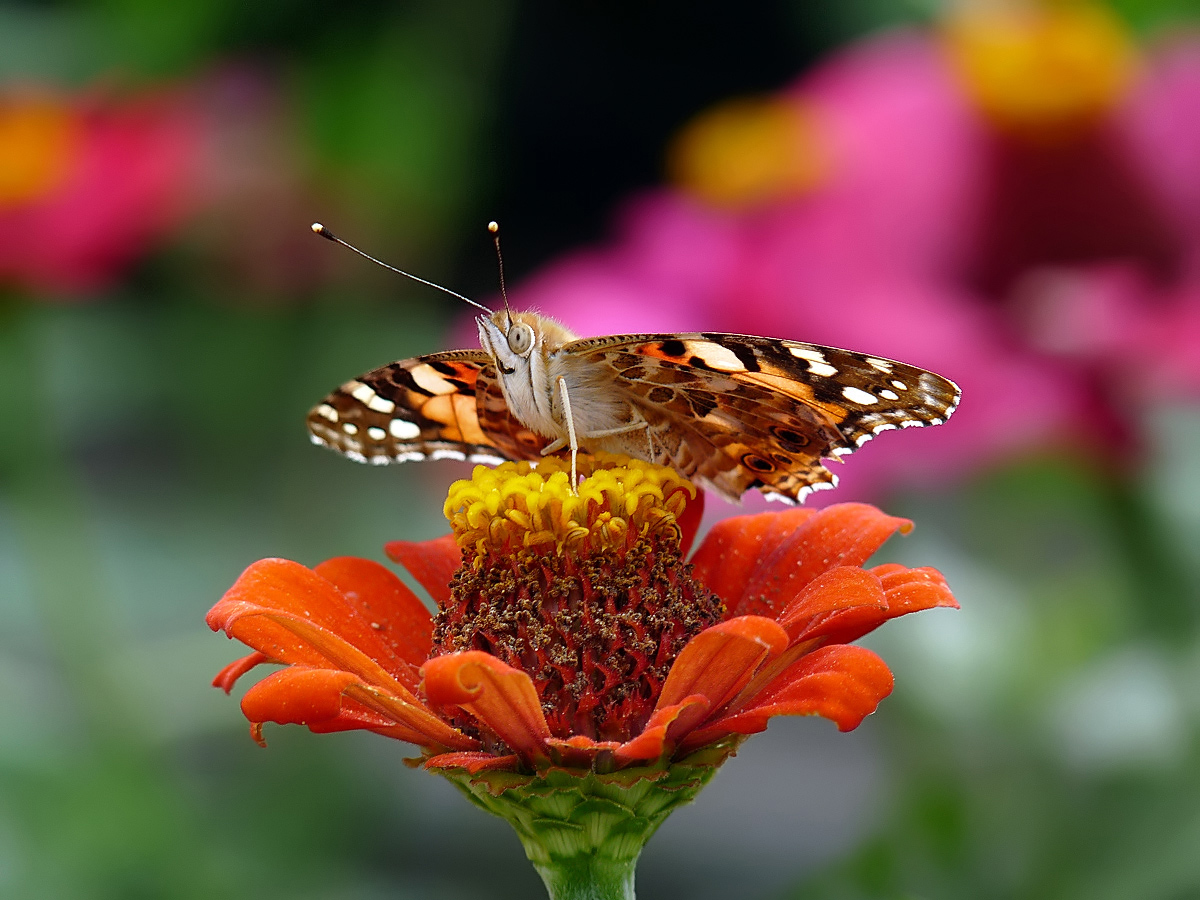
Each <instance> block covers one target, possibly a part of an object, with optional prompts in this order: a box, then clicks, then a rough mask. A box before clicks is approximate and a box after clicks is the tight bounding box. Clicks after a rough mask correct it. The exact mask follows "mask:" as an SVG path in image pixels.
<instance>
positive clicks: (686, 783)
mask: <svg viewBox="0 0 1200 900" xmlns="http://www.w3.org/2000/svg"><path fill="white" fill-rule="evenodd" d="M739 743H741V738H740V736H737V737H731V738H728V739H726V740H724V741H720V742H717V743H715V744H710V745H709V746H707V747H704V748H702V749H701V750H699V751H697V752H696V753H693V754H692V755H690V756H688V757H686V758H684V759H682V760H680V761H678V762H675V763H670V764H664V763H658V764H655V765H652V766H633V767H629V768H626V769H620V770H618V771H616V772H609V773H605V774H598V773H596V772H592V771H587V770H572V769H564V768H552V769H547V770H546V771H544V772H539V773H537V774H536V775H521V774H518V773H514V772H500V771H482V772H478V773H476V774H474V775H472V774H471V773H469V772H467V771H466V770H465V769H438V770H436V771H437V774H439V775H442V776H444V777H445V778H447V779H449V780H450V782H451V783H452V784H453V785H454V786H455V787H457V788H458V789H459V790H460V791H462V793H463V794H464V795H465V796H466V797H467V799H468V800H470V801H471V802H472V803H474V804H475V805H476V806H478V807H479V808H480V809H484V810H486V811H488V812H490V813H492V814H493V815H497V816H500V817H501V818H503V819H505V820H506V821H507V822H508V823H509V824H510V825H512V827H513V829H514V830H515V831H516V832H517V836H518V837H519V838H520V839H521V844H522V845H523V846H524V847H525V855H526V856H528V857H529V861H530V862H531V863H533V865H534V868H536V869H537V870H538V873H539V874H540V875H541V876H542V880H543V881H544V882H545V883H546V889H547V890H548V891H549V893H550V897H551V900H632V898H633V896H634V892H633V875H634V867H635V866H636V865H637V859H638V856H639V855H640V854H641V852H642V847H644V846H645V844H646V841H648V840H649V839H650V836H651V835H652V834H654V832H655V831H657V830H658V827H659V826H660V825H661V824H662V823H663V822H664V821H665V820H666V818H667V816H669V815H670V814H671V813H672V812H674V811H675V810H676V809H678V808H679V807H680V806H683V805H684V804H686V803H690V802H691V801H692V800H693V799H694V798H695V796H696V794H698V793H699V792H700V789H701V788H703V787H704V785H706V784H708V782H709V780H710V779H711V778H712V777H713V775H714V774H715V773H716V771H717V767H718V766H720V765H721V763H723V762H724V761H725V760H726V759H728V758H729V757H730V756H731V755H733V753H734V752H735V750H736V749H737V746H738V744H739Z"/></svg>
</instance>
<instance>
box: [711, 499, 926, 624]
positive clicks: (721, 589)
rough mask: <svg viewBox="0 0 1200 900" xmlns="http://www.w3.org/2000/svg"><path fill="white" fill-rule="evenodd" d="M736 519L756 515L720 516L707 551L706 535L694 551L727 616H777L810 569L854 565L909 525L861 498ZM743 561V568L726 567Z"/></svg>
mask: <svg viewBox="0 0 1200 900" xmlns="http://www.w3.org/2000/svg"><path fill="white" fill-rule="evenodd" d="M798 512H809V515H807V516H805V517H803V518H801V517H799V516H797V515H796V513H798ZM784 515H790V516H791V518H787V519H785V518H784ZM740 518H741V519H743V520H760V521H743V522H739V521H738V520H737V519H727V520H726V521H725V522H722V523H719V525H718V526H717V527H718V528H719V527H720V526H721V525H726V532H724V533H723V535H722V536H721V537H720V538H719V540H718V545H715V546H714V547H713V548H712V549H711V550H709V549H707V548H708V544H709V541H705V546H702V547H701V548H700V550H699V551H697V553H696V556H697V558H702V559H704V560H706V561H707V563H706V565H707V567H706V568H705V570H704V575H705V583H706V584H707V585H708V586H709V588H711V589H712V590H713V591H715V592H716V593H717V595H718V596H720V597H721V599H723V600H724V601H725V605H726V608H727V610H728V612H727V615H728V616H729V617H734V616H739V615H750V614H754V615H767V616H775V615H778V614H779V612H780V611H781V610H782V609H783V608H784V607H785V606H787V605H788V604H789V603H790V602H791V601H792V600H793V599H794V598H795V597H796V596H797V594H799V593H800V591H801V590H803V589H804V587H805V586H806V585H807V584H808V583H809V582H810V581H812V580H813V579H815V578H816V577H817V576H819V575H821V574H823V573H825V572H827V571H829V570H830V569H833V568H835V567H837V566H861V565H862V564H863V563H864V562H866V561H867V559H868V558H869V557H870V556H871V554H872V553H874V552H875V551H876V550H878V549H879V547H880V545H881V544H883V542H884V541H885V540H887V539H888V537H890V536H891V535H892V534H894V533H895V532H896V531H897V530H903V529H907V528H909V527H911V523H910V522H908V520H907V519H897V518H894V517H892V516H888V515H885V514H884V513H882V512H880V511H879V510H878V509H876V508H875V507H873V506H868V505H866V504H863V503H840V504H837V505H835V506H830V507H827V508H826V509H822V510H819V511H817V512H812V511H808V510H792V511H789V513H786V514H782V515H781V514H780V513H759V514H758V515H756V516H742V517H740ZM776 519H778V520H779V521H778V522H773V520H776ZM763 520H765V521H763ZM729 522H734V523H736V524H735V525H732V526H730V525H727V523H729ZM716 532H717V528H714V529H713V532H712V533H710V535H709V538H710V540H711V539H712V538H713V534H714V533H716ZM710 557H711V561H708V560H710ZM742 566H744V567H745V571H743V572H740V573H734V572H730V571H728V570H729V569H735V568H739V567H742Z"/></svg>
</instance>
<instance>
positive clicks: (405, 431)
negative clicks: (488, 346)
mask: <svg viewBox="0 0 1200 900" xmlns="http://www.w3.org/2000/svg"><path fill="white" fill-rule="evenodd" d="M490 366H491V360H490V358H489V357H488V355H487V354H486V353H484V352H483V351H482V350H452V351H449V352H446V353H433V354H430V355H428V356H418V357H416V358H415V359H405V360H400V361H399V362H394V363H390V364H389V365H386V366H381V367H379V368H378V369H373V370H372V371H370V372H367V373H366V374H365V375H360V376H359V377H358V378H356V379H355V380H353V381H348V382H346V383H345V384H343V385H342V386H341V387H339V388H338V389H337V390H335V391H334V392H333V393H331V394H330V395H329V396H328V397H326V398H325V399H324V400H322V401H321V402H320V403H319V404H317V405H316V406H315V407H313V409H312V410H311V411H310V412H309V414H308V430H309V434H310V435H311V436H312V439H313V441H314V443H319V444H323V445H324V446H326V447H330V448H332V449H334V450H337V451H338V452H340V453H343V454H345V455H346V456H348V457H349V458H351V459H353V460H356V461H358V462H369V463H375V464H379V465H382V464H387V463H392V462H408V461H415V460H421V459H460V460H461V459H469V460H472V461H476V462H491V463H497V462H502V461H503V460H504V458H505V457H506V456H507V455H508V454H507V450H501V449H499V448H498V447H497V446H496V444H495V442H494V441H493V440H492V438H491V437H490V434H489V432H487V431H485V430H484V428H483V427H481V424H480V420H479V415H478V412H477V409H476V386H477V383H478V382H479V379H480V374H481V373H484V372H485V370H486V369H488V368H490ZM485 378H486V373H485Z"/></svg>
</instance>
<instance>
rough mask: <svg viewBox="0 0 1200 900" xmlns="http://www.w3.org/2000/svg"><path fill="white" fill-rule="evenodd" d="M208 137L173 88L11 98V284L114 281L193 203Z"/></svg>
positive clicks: (3, 151) (0, 110)
mask: <svg viewBox="0 0 1200 900" xmlns="http://www.w3.org/2000/svg"><path fill="white" fill-rule="evenodd" d="M200 143H201V127H200V125H199V122H198V117H197V115H196V113H195V111H193V110H192V109H190V108H189V107H188V106H187V104H186V103H185V102H183V100H182V99H181V98H180V97H179V96H175V95H171V94H165V93H164V94H160V95H156V96H143V97H132V98H128V99H120V100H116V99H112V100H105V99H100V98H96V97H92V98H71V97H65V96H61V95H59V94H55V93H52V92H49V91H32V90H20V91H15V90H9V91H6V92H4V93H3V94H0V281H5V282H9V283H15V284H18V285H20V286H22V287H26V288H32V289H34V290H40V291H48V292H51V293H59V294H78V293H86V292H88V291H94V290H97V289H100V288H103V287H105V286H107V285H109V284H110V283H111V282H112V281H113V280H114V279H115V278H116V277H117V276H119V275H120V274H121V273H122V272H123V271H124V269H125V268H126V267H127V266H129V265H130V264H131V263H132V262H134V261H135V260H136V259H137V258H138V257H140V256H141V255H142V254H143V253H145V252H146V250H147V249H148V248H149V247H150V246H151V245H152V244H153V243H154V242H155V241H156V240H157V239H159V238H161V237H162V236H163V235H164V234H165V233H167V232H168V231H169V230H170V229H171V228H173V227H174V226H175V225H176V224H178V222H179V221H180V219H181V218H182V216H183V214H184V213H185V212H186V211H187V210H188V209H189V207H190V204H191V201H192V200H193V199H194V198H193V195H192V193H191V184H192V181H193V180H194V177H195V175H196V165H197V161H198V155H199V150H200Z"/></svg>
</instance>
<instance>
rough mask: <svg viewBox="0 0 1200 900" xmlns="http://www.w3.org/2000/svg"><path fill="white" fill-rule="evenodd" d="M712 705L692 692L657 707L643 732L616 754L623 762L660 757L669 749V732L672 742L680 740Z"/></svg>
mask: <svg viewBox="0 0 1200 900" xmlns="http://www.w3.org/2000/svg"><path fill="white" fill-rule="evenodd" d="M710 708H711V704H710V703H709V701H708V698H707V697H704V696H701V695H700V694H693V695H692V696H690V697H687V698H685V699H684V700H683V701H682V702H680V703H673V704H671V705H670V706H666V707H662V708H660V709H656V710H655V711H654V715H652V716H651V717H650V721H649V722H647V723H646V727H645V728H643V729H642V733H641V734H639V735H638V736H637V737H635V738H633V739H632V740H628V741H626V742H625V743H624V744H622V745H621V746H620V747H618V748H617V751H616V753H615V756H616V757H617V759H618V760H620V761H621V762H623V763H628V762H637V761H641V760H653V759H658V758H659V757H660V756H662V755H663V754H664V753H665V752H666V751H667V747H668V735H669V739H670V740H671V741H674V740H677V739H678V738H679V737H680V736H681V735H684V734H686V733H687V732H688V731H690V730H691V729H692V728H694V727H696V725H697V724H698V723H699V722H701V721H702V720H703V719H704V716H705V714H706V713H707V712H708V711H709V709H710Z"/></svg>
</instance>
